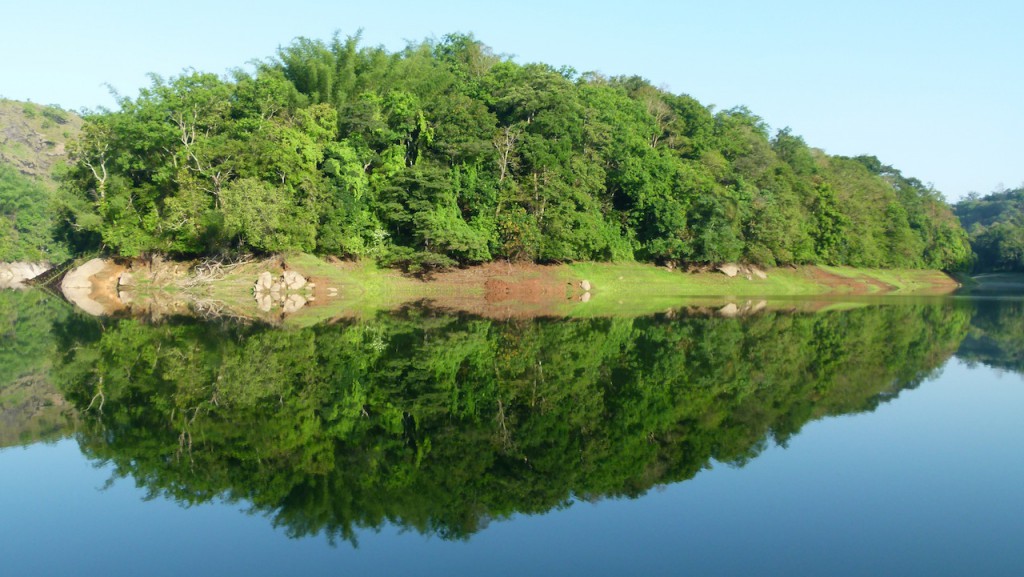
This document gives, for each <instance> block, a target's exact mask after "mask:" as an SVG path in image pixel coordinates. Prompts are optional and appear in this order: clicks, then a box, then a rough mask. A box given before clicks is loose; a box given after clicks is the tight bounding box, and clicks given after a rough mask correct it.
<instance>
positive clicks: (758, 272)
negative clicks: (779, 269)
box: [750, 265, 768, 280]
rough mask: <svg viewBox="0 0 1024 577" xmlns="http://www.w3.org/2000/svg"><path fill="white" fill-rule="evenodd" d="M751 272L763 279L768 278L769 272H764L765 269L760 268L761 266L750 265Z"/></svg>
mask: <svg viewBox="0 0 1024 577" xmlns="http://www.w3.org/2000/svg"><path fill="white" fill-rule="evenodd" d="M750 274H752V275H754V276H756V277H757V278H759V279H761V280H765V279H767V278H768V273H766V272H764V271H763V270H761V269H759V268H757V267H756V266H753V265H751V266H750Z"/></svg>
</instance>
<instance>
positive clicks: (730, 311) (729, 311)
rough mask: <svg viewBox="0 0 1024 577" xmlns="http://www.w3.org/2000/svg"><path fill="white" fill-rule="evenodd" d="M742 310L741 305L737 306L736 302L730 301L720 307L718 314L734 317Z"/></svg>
mask: <svg viewBox="0 0 1024 577" xmlns="http://www.w3.org/2000/svg"><path fill="white" fill-rule="evenodd" d="M739 312H740V307H738V306H736V303H729V304H727V305H725V306H724V307H722V308H720V309H718V314H720V315H722V316H723V317H734V316H736V315H738V314H739Z"/></svg>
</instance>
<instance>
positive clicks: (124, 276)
mask: <svg viewBox="0 0 1024 577" xmlns="http://www.w3.org/2000/svg"><path fill="white" fill-rule="evenodd" d="M117 286H119V287H129V286H135V277H133V276H132V273H130V272H123V273H121V277H120V278H118V279H117Z"/></svg>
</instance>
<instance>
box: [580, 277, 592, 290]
mask: <svg viewBox="0 0 1024 577" xmlns="http://www.w3.org/2000/svg"><path fill="white" fill-rule="evenodd" d="M580 288H581V289H583V291H584V292H586V291H589V290H590V288H591V287H590V281H588V280H581V281H580Z"/></svg>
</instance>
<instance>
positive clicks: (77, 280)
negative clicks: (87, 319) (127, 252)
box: [60, 258, 124, 316]
mask: <svg viewBox="0 0 1024 577" xmlns="http://www.w3.org/2000/svg"><path fill="white" fill-rule="evenodd" d="M123 274H124V267H121V266H120V265H118V264H116V263H114V262H112V261H107V260H103V259H100V258H94V259H92V260H90V261H88V262H86V263H85V264H83V265H82V266H80V267H78V268H76V269H73V270H72V271H70V272H68V273H67V274H66V275H64V279H63V280H62V281H61V283H60V289H61V292H63V293H64V297H65V298H67V299H68V300H69V301H70V302H71V303H72V304H74V305H75V306H77V307H78V308H80V309H82V310H83V311H85V312H86V313H88V314H90V315H93V316H100V315H108V314H111V313H113V312H115V311H117V310H120V309H122V308H124V303H123V302H122V301H121V298H120V296H119V294H118V290H117V289H118V282H119V281H120V278H121V276H122V275H123Z"/></svg>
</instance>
